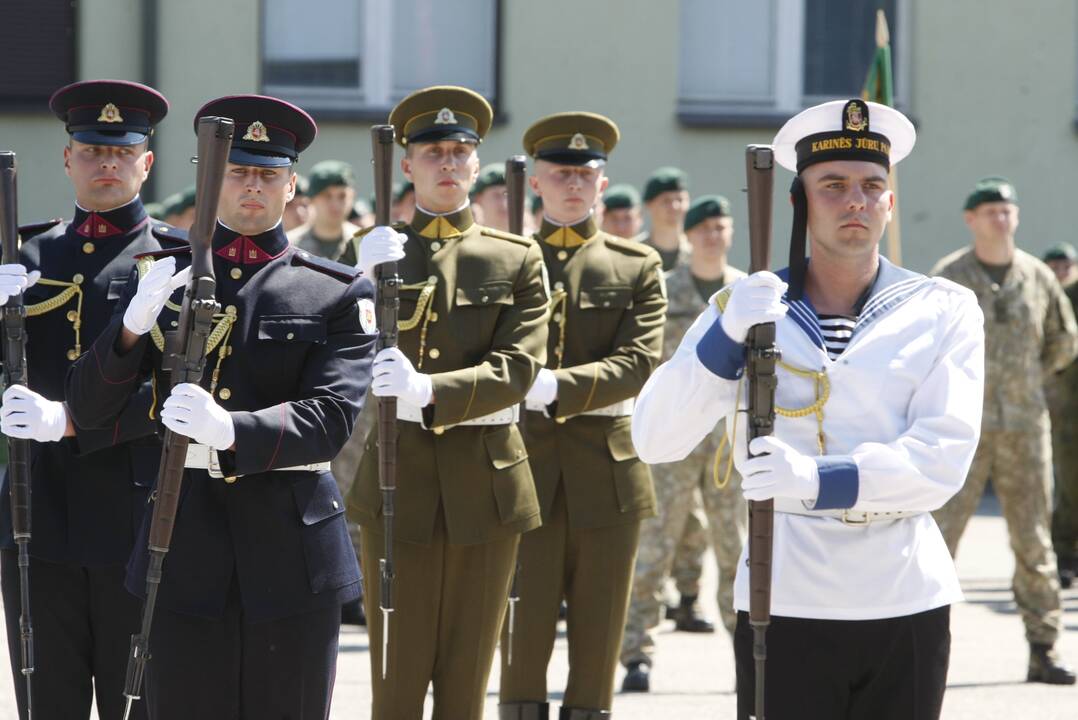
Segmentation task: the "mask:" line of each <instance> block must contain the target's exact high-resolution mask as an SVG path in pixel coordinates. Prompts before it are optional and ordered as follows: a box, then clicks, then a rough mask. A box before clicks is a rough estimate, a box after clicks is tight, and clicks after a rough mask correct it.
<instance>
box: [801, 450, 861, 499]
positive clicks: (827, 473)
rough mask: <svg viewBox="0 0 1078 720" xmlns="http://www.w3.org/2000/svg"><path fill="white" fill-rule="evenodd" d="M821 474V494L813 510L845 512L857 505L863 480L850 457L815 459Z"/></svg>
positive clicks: (838, 456) (835, 456) (833, 456)
mask: <svg viewBox="0 0 1078 720" xmlns="http://www.w3.org/2000/svg"><path fill="white" fill-rule="evenodd" d="M813 459H814V460H815V461H816V468H817V469H818V470H819V473H820V493H819V495H817V496H816V504H815V505H814V506H813V508H812V509H813V510H845V509H847V508H852V507H853V506H854V505H856V504H857V495H858V492H859V490H860V487H861V478H860V475H859V474H858V472H857V463H855V462H854V461H853V458H852V457H850V456H848V455H827V456H824V457H817V458H813Z"/></svg>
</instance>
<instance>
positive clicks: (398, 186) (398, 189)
mask: <svg viewBox="0 0 1078 720" xmlns="http://www.w3.org/2000/svg"><path fill="white" fill-rule="evenodd" d="M410 192H415V184H414V183H413V182H412V181H411V180H406V181H405V182H402V183H393V202H395V203H399V202H400V201H401V200H403V199H404V196H405V195H407V194H408V193H410ZM374 204H375V203H374V201H373V200H372V201H371V206H372V207H373V206H374Z"/></svg>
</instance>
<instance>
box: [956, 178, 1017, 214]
mask: <svg viewBox="0 0 1078 720" xmlns="http://www.w3.org/2000/svg"><path fill="white" fill-rule="evenodd" d="M990 202H1006V203H1014V204H1015V205H1017V204H1018V193H1016V192H1015V191H1014V185H1011V183H1010V181H1009V180H1007V178H1002V177H986V178H981V179H980V180H978V181H977V184H976V185H974V186H973V192H971V193H970V194H969V197H967V198H966V207H965V209H966V210H973V209H974V208H976V207H977V206H978V205H980V204H982V203H990Z"/></svg>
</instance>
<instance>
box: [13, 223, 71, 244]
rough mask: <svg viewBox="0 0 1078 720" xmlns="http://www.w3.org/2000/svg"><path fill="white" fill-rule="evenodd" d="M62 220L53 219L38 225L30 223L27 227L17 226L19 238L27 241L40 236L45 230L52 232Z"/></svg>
mask: <svg viewBox="0 0 1078 720" xmlns="http://www.w3.org/2000/svg"><path fill="white" fill-rule="evenodd" d="M63 221H64V220H63V218H53V219H52V220H46V221H44V222H39V223H30V224H29V225H20V226H19V237H20V238H21V239H23V240H29V239H30V238H32V237H35V236H37V235H40V234H41V233H43V232H45V231H46V230H52V229H53V228H54V227H56V226H57V225H59V224H60V223H62V222H63Z"/></svg>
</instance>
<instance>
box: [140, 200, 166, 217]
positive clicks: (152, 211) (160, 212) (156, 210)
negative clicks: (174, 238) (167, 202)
mask: <svg viewBox="0 0 1078 720" xmlns="http://www.w3.org/2000/svg"><path fill="white" fill-rule="evenodd" d="M143 207H144V208H146V214H147V215H149V216H150V217H152V218H153V219H154V220H163V219H164V218H165V206H164V204H163V203H155V202H148V203H146V204H145V205H143Z"/></svg>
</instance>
